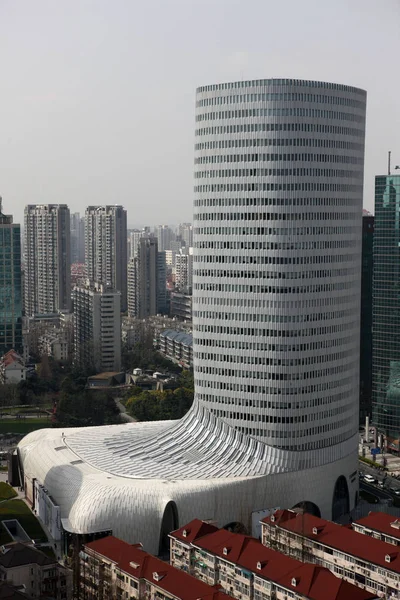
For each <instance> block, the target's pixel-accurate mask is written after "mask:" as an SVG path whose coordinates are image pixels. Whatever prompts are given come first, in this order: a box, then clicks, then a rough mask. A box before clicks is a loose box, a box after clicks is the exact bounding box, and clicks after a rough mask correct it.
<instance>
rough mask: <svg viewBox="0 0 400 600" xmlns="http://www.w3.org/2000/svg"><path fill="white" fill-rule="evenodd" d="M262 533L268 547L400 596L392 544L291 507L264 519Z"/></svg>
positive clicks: (399, 556) (399, 558) (399, 559)
mask: <svg viewBox="0 0 400 600" xmlns="http://www.w3.org/2000/svg"><path fill="white" fill-rule="evenodd" d="M261 535H262V543H263V544H264V545H265V546H268V547H269V548H273V549H276V550H278V551H280V552H283V553H284V554H287V555H289V556H293V557H295V558H297V559H300V560H301V561H305V562H309V563H313V564H317V565H322V566H324V567H326V568H328V569H330V570H331V571H332V572H333V573H335V574H336V575H337V576H339V577H341V578H343V579H345V580H346V581H349V582H351V583H354V584H355V585H357V586H359V587H362V588H363V589H366V590H368V591H370V592H371V593H377V594H379V595H380V597H386V596H387V597H390V598H400V550H398V549H397V548H394V547H393V545H391V544H387V543H386V542H384V541H381V540H379V539H375V538H371V537H370V538H367V539H366V536H364V539H363V538H362V537H361V534H360V533H358V532H357V531H354V530H353V529H352V528H351V527H348V526H342V525H338V524H337V523H333V522H331V521H326V520H324V519H320V518H318V517H315V516H313V515H310V514H307V513H302V512H297V511H294V510H278V511H276V512H275V513H274V514H272V515H271V516H268V517H266V518H265V519H263V520H262V521H261Z"/></svg>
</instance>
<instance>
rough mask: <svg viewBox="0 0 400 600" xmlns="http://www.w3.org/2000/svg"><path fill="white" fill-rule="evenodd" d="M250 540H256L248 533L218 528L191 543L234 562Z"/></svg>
mask: <svg viewBox="0 0 400 600" xmlns="http://www.w3.org/2000/svg"><path fill="white" fill-rule="evenodd" d="M251 541H257V540H256V539H255V538H252V537H250V536H249V535H243V534H241V533H232V532H231V531H228V530H227V529H218V530H217V531H215V532H214V533H210V534H209V535H206V536H204V537H202V538H200V539H199V540H197V542H196V543H195V544H193V545H194V546H198V547H199V548H203V549H204V550H208V551H209V552H212V553H213V554H216V555H217V556H220V557H221V558H224V559H225V560H227V561H229V562H232V563H236V562H238V560H239V556H240V555H241V553H242V552H243V550H244V549H245V547H246V545H247V544H248V543H249V542H251ZM224 549H226V552H224Z"/></svg>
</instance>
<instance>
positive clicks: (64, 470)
mask: <svg viewBox="0 0 400 600" xmlns="http://www.w3.org/2000/svg"><path fill="white" fill-rule="evenodd" d="M211 418H213V417H211ZM147 425H150V424H136V425H135V424H127V425H123V426H118V425H116V426H106V427H98V428H82V429H66V430H65V431H61V430H60V429H48V430H40V431H37V432H33V433H31V434H29V435H28V436H26V437H25V438H24V439H23V440H22V442H21V443H20V445H19V451H20V453H21V457H22V464H23V468H24V475H25V479H26V480H28V481H32V480H33V478H36V479H37V481H38V482H39V483H41V484H42V485H43V486H44V487H45V488H46V490H48V493H49V494H50V495H51V496H52V498H53V499H54V502H55V504H57V505H59V506H60V510H61V517H62V519H64V520H66V521H67V523H68V528H69V530H71V531H73V532H76V533H92V532H95V531H102V530H105V529H111V530H112V531H113V533H114V535H116V536H117V537H120V538H122V539H124V540H126V541H127V542H129V543H134V542H139V541H140V542H142V543H143V545H144V547H145V549H146V550H147V551H149V552H152V553H157V552H158V542H159V537H160V530H161V521H162V517H163V514H164V510H165V508H166V506H167V504H168V502H170V501H174V502H175V503H176V506H177V510H178V516H179V524H180V525H183V524H184V523H187V522H189V521H190V520H191V519H193V518H195V517H197V518H200V519H212V520H215V521H217V523H218V524H219V525H220V526H224V525H226V524H227V523H230V522H233V521H239V522H242V523H243V524H244V525H245V526H246V527H250V526H251V513H252V512H253V511H255V510H260V508H265V507H270V506H294V505H295V504H297V503H299V502H302V501H304V500H311V501H313V502H315V503H316V504H317V505H318V506H319V508H320V510H321V513H322V516H324V517H326V518H330V517H331V510H332V497H333V489H334V485H335V482H336V480H337V478H338V477H339V476H340V475H343V474H344V475H345V476H346V479H347V482H348V485H349V491H350V501H351V506H353V499H354V495H355V491H356V489H355V487H354V486H355V485H356V484H357V481H356V483H355V484H352V483H351V481H350V478H349V475H350V474H351V473H352V472H354V471H355V470H356V468H357V455H356V454H355V453H354V452H353V451H352V449H351V448H350V453H349V454H348V455H347V456H343V457H342V458H340V459H338V460H335V461H334V462H332V463H331V464H329V465H325V466H318V467H314V468H310V469H306V470H301V471H300V470H299V471H295V472H280V473H279V472H276V471H277V470H276V469H271V472H270V474H268V475H259V476H258V477H254V476H253V477H251V476H248V477H234V476H233V477H232V476H229V475H228V472H229V468H230V466H229V461H227V465H226V469H227V472H226V475H225V476H224V475H217V474H216V475H215V476H214V477H213V478H208V479H207V478H206V479H202V478H198V479H187V478H185V471H184V469H185V465H183V464H181V469H182V471H181V478H180V479H179V478H176V479H173V480H171V479H168V478H167V477H158V478H141V477H140V476H139V475H138V476H137V477H135V474H134V469H135V467H137V466H138V465H139V463H140V461H139V460H138V461H136V463H134V465H133V467H132V474H131V476H126V475H123V474H122V473H121V474H119V473H118V472H117V470H118V469H117V467H116V466H115V467H114V472H107V471H105V470H102V469H100V468H98V467H97V466H94V464H89V462H87V461H85V460H79V459H80V456H81V455H79V454H77V453H76V452H75V451H73V450H72V449H71V447H70V445H72V442H74V443H75V444H77V443H78V442H79V441H80V443H81V444H82V445H84V443H85V442H84V441H85V440H87V446H89V445H90V444H92V443H94V444H95V445H97V448H98V449H99V452H102V453H104V452H105V450H104V448H103V449H102V448H101V445H100V446H99V440H100V439H101V436H102V435H103V436H104V438H105V439H107V438H109V436H110V435H111V434H112V435H114V436H115V439H116V438H117V437H118V436H120V437H121V442H122V443H123V442H124V436H123V431H124V429H126V431H127V432H130V434H131V438H135V437H136V436H137V439H138V440H139V439H140V437H141V436H142V439H145V438H146V437H147V436H148V435H149V433H150V432H149V427H148V426H147ZM152 426H153V431H152V433H153V435H155V434H156V432H157V430H161V429H162V424H161V423H154V424H152ZM95 432H97V433H98V435H97V436H95V437H93V435H92V434H93V433H95ZM245 449H246V446H244V447H243V448H238V452H244V453H245ZM272 451H274V449H272ZM246 458H248V457H246ZM192 460H194V458H193V459H192ZM114 462H115V464H116V465H117V464H118V460H117V459H116V457H114ZM243 464H245V459H244V460H243ZM274 471H275V474H274ZM64 522H65V521H64Z"/></svg>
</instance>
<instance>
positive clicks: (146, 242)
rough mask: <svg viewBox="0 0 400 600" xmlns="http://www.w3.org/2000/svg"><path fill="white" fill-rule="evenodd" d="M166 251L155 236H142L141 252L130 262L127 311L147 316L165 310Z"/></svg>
mask: <svg viewBox="0 0 400 600" xmlns="http://www.w3.org/2000/svg"><path fill="white" fill-rule="evenodd" d="M166 302H167V299H166V262H165V252H158V242H157V238H155V237H142V238H141V239H140V240H139V246H138V254H137V257H136V258H131V260H130V261H129V264H128V315H129V316H130V317H137V318H139V319H145V318H147V317H152V316H154V315H157V314H158V313H162V314H164V313H165V312H166Z"/></svg>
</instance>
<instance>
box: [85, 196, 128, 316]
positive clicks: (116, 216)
mask: <svg viewBox="0 0 400 600" xmlns="http://www.w3.org/2000/svg"><path fill="white" fill-rule="evenodd" d="M127 243H128V242H127V221H126V210H125V209H124V208H123V207H122V206H119V205H107V206H88V207H87V209H86V212H85V261H86V271H87V276H88V278H89V280H90V281H94V282H97V283H101V284H103V285H104V286H106V287H111V288H113V289H115V290H118V291H119V292H121V310H122V312H124V311H126V309H127V261H128V257H127Z"/></svg>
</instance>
